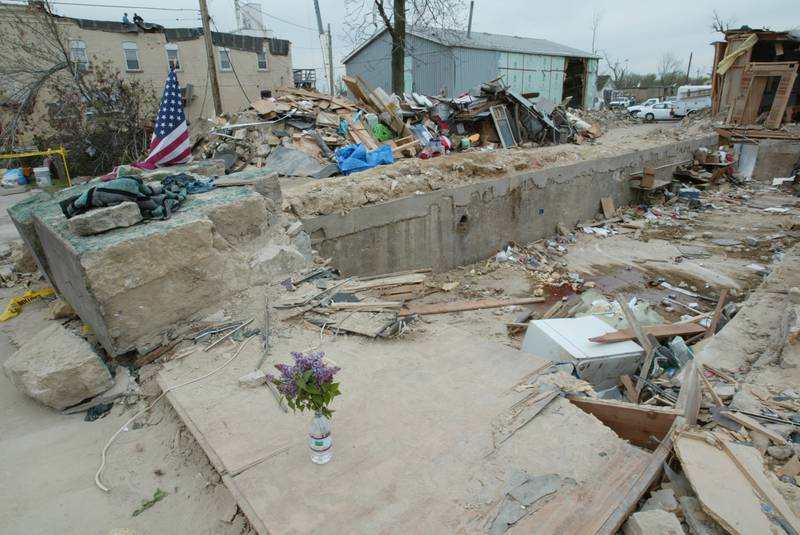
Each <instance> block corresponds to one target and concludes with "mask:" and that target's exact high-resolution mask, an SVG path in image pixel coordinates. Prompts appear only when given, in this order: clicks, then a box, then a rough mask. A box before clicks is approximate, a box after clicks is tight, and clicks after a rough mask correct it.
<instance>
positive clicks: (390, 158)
mask: <svg viewBox="0 0 800 535" xmlns="http://www.w3.org/2000/svg"><path fill="white" fill-rule="evenodd" d="M336 160H337V161H338V162H339V169H340V170H341V171H342V173H344V174H345V175H349V174H350V173H358V172H359V171H365V170H367V169H372V168H373V167H377V166H379V165H387V164H390V163H394V154H392V148H391V147H390V146H389V145H387V144H383V145H381V146H380V147H378V148H377V149H375V150H373V151H372V152H367V148H366V147H365V146H364V145H362V144H361V143H359V144H358V145H347V146H346V147H342V148H339V149H336Z"/></svg>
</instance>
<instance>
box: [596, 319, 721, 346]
mask: <svg viewBox="0 0 800 535" xmlns="http://www.w3.org/2000/svg"><path fill="white" fill-rule="evenodd" d="M642 332H643V333H644V334H645V335H652V336H655V337H656V338H669V337H672V336H689V335H695V334H700V333H702V332H706V328H705V327H703V326H702V325H699V324H697V323H668V324H665V325H643V326H642ZM636 339H637V338H636V333H634V332H633V330H632V329H623V330H621V331H616V332H613V333H606V334H603V335H601V336H593V337H591V338H589V340H590V341H592V342H598V343H609V342H622V341H625V340H636Z"/></svg>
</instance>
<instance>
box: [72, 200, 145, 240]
mask: <svg viewBox="0 0 800 535" xmlns="http://www.w3.org/2000/svg"><path fill="white" fill-rule="evenodd" d="M142 219H143V218H142V213H141V212H140V211H139V205H137V204H136V203H135V202H123V203H120V204H116V205H114V206H106V207H103V208H95V209H93V210H89V211H88V212H86V213H83V214H80V215H76V216H74V217H72V218H70V219H69V220H68V224H69V228H70V230H71V231H72V232H74V233H75V234H78V235H79V236H91V235H92V234H100V233H101V232H107V231H109V230H113V229H115V228H124V227H130V226H131V225H135V224H136V223H138V222H139V221H141V220H142Z"/></svg>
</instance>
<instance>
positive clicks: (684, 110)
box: [675, 85, 711, 117]
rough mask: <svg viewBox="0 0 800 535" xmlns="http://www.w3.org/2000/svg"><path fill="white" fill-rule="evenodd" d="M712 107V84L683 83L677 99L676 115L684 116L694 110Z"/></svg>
mask: <svg viewBox="0 0 800 535" xmlns="http://www.w3.org/2000/svg"><path fill="white" fill-rule="evenodd" d="M710 107H711V86H710V85H682V86H680V87H679V88H678V96H677V99H676V100H675V116H676V117H684V116H686V115H689V114H690V113H692V112H695V111H698V110H703V109H705V108H710Z"/></svg>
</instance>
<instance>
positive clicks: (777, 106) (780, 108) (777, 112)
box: [728, 62, 798, 130]
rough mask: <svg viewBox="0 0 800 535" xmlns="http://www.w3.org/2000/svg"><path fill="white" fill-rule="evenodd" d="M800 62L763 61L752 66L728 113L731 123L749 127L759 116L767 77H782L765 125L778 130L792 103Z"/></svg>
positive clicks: (748, 65)
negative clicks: (799, 63) (790, 100)
mask: <svg viewBox="0 0 800 535" xmlns="http://www.w3.org/2000/svg"><path fill="white" fill-rule="evenodd" d="M797 65H798V64H797V62H762V63H748V64H747V66H746V67H745V69H744V72H743V74H742V77H741V80H740V82H739V86H738V92H737V93H736V95H735V97H734V101H733V106H731V109H730V112H729V114H728V123H730V124H749V123H752V122H753V121H754V120H755V118H756V117H757V115H758V110H759V107H760V105H761V99H762V98H763V96H764V89H765V88H766V84H767V78H769V77H779V78H780V81H779V82H778V89H777V91H776V93H775V99H774V100H773V103H772V108H771V109H770V112H769V115H768V116H767V120H766V121H764V126H765V127H766V128H769V129H772V130H774V129H777V128H779V127H780V125H781V122H782V121H783V115H784V113H785V112H786V106H787V105H788V103H789V97H790V96H791V92H792V87H793V86H794V81H795V78H796V77H797Z"/></svg>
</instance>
